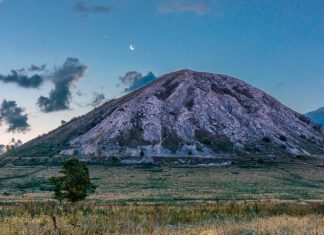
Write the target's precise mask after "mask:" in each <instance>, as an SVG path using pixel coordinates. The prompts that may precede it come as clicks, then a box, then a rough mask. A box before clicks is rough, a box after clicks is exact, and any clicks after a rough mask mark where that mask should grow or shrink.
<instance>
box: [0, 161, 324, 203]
mask: <svg viewBox="0 0 324 235" xmlns="http://www.w3.org/2000/svg"><path fill="white" fill-rule="evenodd" d="M248 163H249V164H247V163H240V165H236V166H232V167H229V168H192V167H191V168H189V167H178V166H170V165H169V166H153V167H149V166H118V165H116V166H114V165H107V166H104V165H102V166H99V165H90V166H89V167H90V170H91V177H92V179H93V181H94V183H95V184H96V185H98V188H97V191H96V194H94V195H91V196H90V197H89V198H90V199H93V200H99V201H115V202H116V201H117V202H125V201H133V202H136V201H137V202H139V201H140V202H177V201H187V202H195V201H217V200H249V199H252V200H254V199H281V200H299V199H306V200H314V199H315V200H323V199H324V180H323V175H324V173H323V172H324V164H323V161H322V160H317V161H315V160H312V161H311V160H305V159H302V160H299V159H290V160H289V161H288V160H287V161H286V162H284V163H283V162H282V163H281V164H279V165H269V164H265V163H255V164H251V161H249V162H248ZM58 171H59V167H57V166H47V167H44V166H35V167H26V166H24V167H18V166H10V165H9V166H6V167H2V168H0V200H4V201H8V200H27V199H29V198H32V199H43V200H46V199H48V198H50V192H49V190H50V187H49V185H48V183H47V181H46V178H48V177H49V176H51V175H55V174H57V173H58Z"/></svg>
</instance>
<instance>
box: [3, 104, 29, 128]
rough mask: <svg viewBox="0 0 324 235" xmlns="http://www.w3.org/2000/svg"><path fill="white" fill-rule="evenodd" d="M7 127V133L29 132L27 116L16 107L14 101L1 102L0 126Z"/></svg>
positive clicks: (21, 109)
mask: <svg viewBox="0 0 324 235" xmlns="http://www.w3.org/2000/svg"><path fill="white" fill-rule="evenodd" d="M2 123H5V124H6V125H7V126H8V129H7V132H26V131H28V130H29V124H28V115H27V114H24V109H23V108H21V107H18V106H17V103H16V101H11V100H9V101H7V100H3V102H2V104H1V106H0V124H2Z"/></svg>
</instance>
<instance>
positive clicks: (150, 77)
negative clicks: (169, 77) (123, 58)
mask: <svg viewBox="0 0 324 235" xmlns="http://www.w3.org/2000/svg"><path fill="white" fill-rule="evenodd" d="M155 79H156V76H155V75H154V74H153V73H152V72H149V73H148V74H147V75H146V76H144V77H143V75H142V74H141V73H138V72H136V71H130V72H128V73H126V74H125V75H124V76H123V77H120V78H119V80H120V81H121V84H123V85H124V86H126V88H125V90H124V92H130V91H134V90H137V89H139V88H141V87H144V86H146V85H147V84H149V83H151V82H153V81H154V80H155Z"/></svg>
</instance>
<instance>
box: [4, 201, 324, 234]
mask: <svg viewBox="0 0 324 235" xmlns="http://www.w3.org/2000/svg"><path fill="white" fill-rule="evenodd" d="M323 213H324V205H323V203H274V202H249V203H248V202H246V203H216V204H212V205H211V204H205V205H191V206H188V205H167V204H160V205H145V204H140V205H139V204H129V205H104V204H96V203H80V204H78V205H71V204H65V205H63V206H59V205H56V204H53V203H33V202H30V203H22V204H19V205H18V204H5V205H2V206H1V207H0V228H1V232H0V233H1V234H4V235H6V234H30V235H32V234H35V235H38V234H64V235H65V234H71V235H83V234H84V235H85V234H87V235H95V234H220V235H226V234H244V233H246V232H255V233H256V234H278V235H279V234H291V235H299V234H300V235H301V234H314V235H322V234H323V232H324V231H323V229H324V216H323ZM53 217H55V221H56V222H55V223H54V219H53Z"/></svg>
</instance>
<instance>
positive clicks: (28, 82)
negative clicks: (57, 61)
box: [0, 69, 44, 88]
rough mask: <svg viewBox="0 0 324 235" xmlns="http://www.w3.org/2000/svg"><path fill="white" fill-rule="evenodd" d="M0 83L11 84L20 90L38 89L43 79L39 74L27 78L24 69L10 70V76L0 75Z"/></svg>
mask: <svg viewBox="0 0 324 235" xmlns="http://www.w3.org/2000/svg"><path fill="white" fill-rule="evenodd" d="M34 71H36V70H34ZM0 82H3V83H13V84H16V85H18V86H19V87H22V88H39V87H40V86H41V85H42V84H43V82H44V79H43V76H42V75H39V74H34V75H31V76H28V75H27V74H26V72H25V70H24V69H20V70H11V74H9V75H1V74H0Z"/></svg>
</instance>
